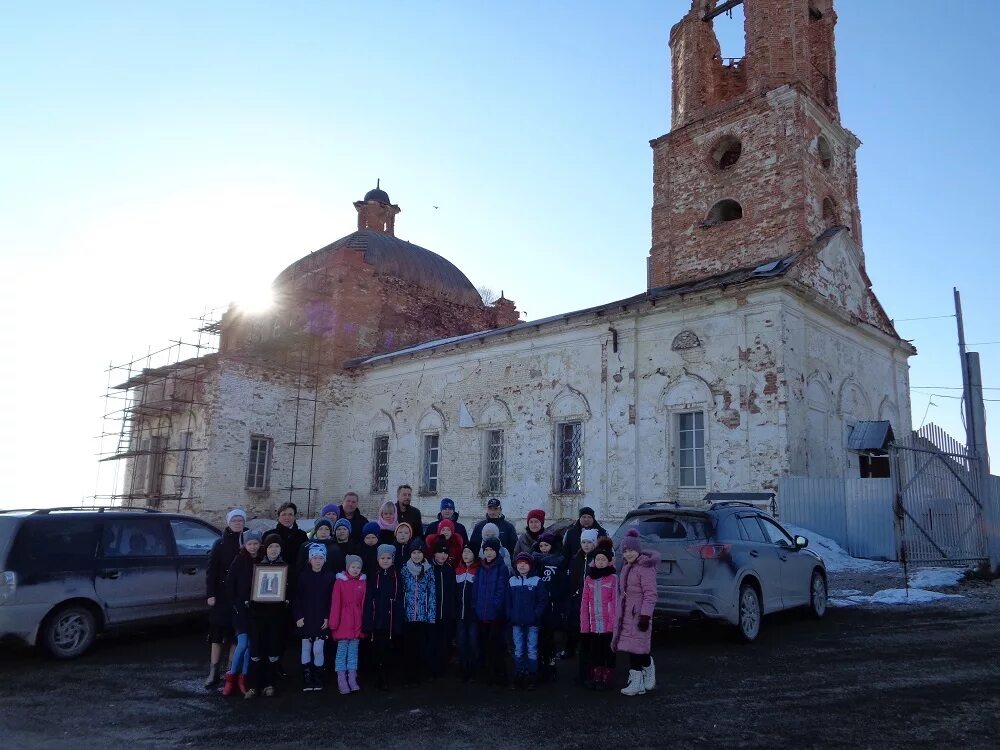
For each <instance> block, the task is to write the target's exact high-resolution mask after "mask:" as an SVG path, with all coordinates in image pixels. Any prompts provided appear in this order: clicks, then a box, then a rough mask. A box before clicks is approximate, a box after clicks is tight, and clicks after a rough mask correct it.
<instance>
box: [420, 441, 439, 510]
mask: <svg viewBox="0 0 1000 750" xmlns="http://www.w3.org/2000/svg"><path fill="white" fill-rule="evenodd" d="M439 439H440V437H439V435H438V434H437V433H436V432H432V433H428V434H427V435H424V458H423V471H422V472H421V480H422V481H421V487H420V491H421V492H424V493H426V494H431V495H433V494H436V493H437V491H438V468H439V464H440V459H441V449H440V446H439Z"/></svg>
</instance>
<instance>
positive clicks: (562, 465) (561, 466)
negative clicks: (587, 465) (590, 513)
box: [554, 419, 584, 495]
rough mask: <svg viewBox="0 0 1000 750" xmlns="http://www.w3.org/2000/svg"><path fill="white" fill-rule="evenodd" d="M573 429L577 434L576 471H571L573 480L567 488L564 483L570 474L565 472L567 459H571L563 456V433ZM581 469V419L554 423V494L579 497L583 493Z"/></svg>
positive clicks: (564, 441)
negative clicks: (573, 475) (573, 476)
mask: <svg viewBox="0 0 1000 750" xmlns="http://www.w3.org/2000/svg"><path fill="white" fill-rule="evenodd" d="M570 427H572V428H575V430H576V431H577V432H578V435H577V438H576V469H575V471H572V474H575V479H574V480H573V482H572V486H570V487H567V486H566V482H565V481H564V480H565V479H566V477H568V476H570V474H571V472H569V471H567V470H566V462H567V459H569V460H570V461H571V460H572V457H571V456H569V457H567V456H565V455H564V454H563V447H564V446H565V445H566V440H565V436H564V432H565V430H566V429H567V428H570ZM583 469H584V450H583V420H582V419H567V420H564V421H560V422H557V423H556V429H555V490H554V491H555V494H557V495H579V494H582V493H583V489H584V487H583Z"/></svg>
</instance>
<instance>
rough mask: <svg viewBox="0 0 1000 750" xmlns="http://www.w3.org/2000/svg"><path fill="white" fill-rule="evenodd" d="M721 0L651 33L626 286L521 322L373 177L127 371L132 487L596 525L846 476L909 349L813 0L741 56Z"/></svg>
mask: <svg viewBox="0 0 1000 750" xmlns="http://www.w3.org/2000/svg"><path fill="white" fill-rule="evenodd" d="M724 5H725V6H732V5H733V3H731V2H730V3H721V2H716V0H694V2H693V3H692V7H691V9H690V11H689V12H688V14H687V15H686V16H684V18H682V19H681V20H680V21H679V22H678V23H677V24H676V25H675V26H674V28H673V29H672V30H671V32H670V50H671V56H672V87H673V88H672V118H671V129H670V132H668V133H667V134H665V135H663V136H661V137H659V138H656V139H654V140H653V141H651V146H652V156H653V201H652V238H651V247H650V249H649V251H648V255H647V253H646V252H645V249H640V248H634V249H633V256H632V257H633V262H635V263H642V262H644V261H645V262H646V264H647V265H646V267H647V278H648V283H647V288H646V289H645V290H642V291H640V292H639V293H638V294H636V295H635V296H633V297H630V298H628V299H622V300H613V301H609V302H607V303H606V304H602V305H599V306H597V307H592V308H588V309H585V310H572V311H567V312H566V313H565V314H562V315H557V316H554V317H550V318H546V319H542V320H532V321H523V320H521V316H520V314H519V313H518V311H517V309H516V307H515V304H514V302H512V301H510V300H508V299H506V298H503V297H501V298H500V299H499V300H497V301H495V302H493V303H491V304H486V303H484V302H483V300H482V298H481V297H480V295H479V293H478V292H477V291H476V288H475V287H474V286H473V284H472V283H471V282H470V281H469V279H468V278H467V277H466V276H465V274H463V273H462V271H461V270H459V269H458V268H456V267H455V266H454V265H453V264H452V263H450V262H449V261H448V260H446V259H445V258H443V257H441V256H440V255H437V254H435V253H434V252H432V251H430V250H427V249H425V248H423V247H420V246H419V245H416V244H413V243H411V242H408V241H404V240H402V239H400V238H399V237H397V233H398V232H399V229H400V225H401V221H399V218H400V217H399V214H400V211H401V209H400V206H398V205H396V204H394V203H393V202H392V200H390V198H389V195H388V194H387V192H386V191H385V190H383V189H381V188H380V187H379V188H376V189H374V190H371V191H369V192H368V193H367V194H366V195H365V196H364V198H363V199H361V200H359V201H357V202H356V203H355V204H354V205H355V208H356V209H357V213H358V224H357V230H356V231H354V232H353V233H351V234H348V235H347V236H345V237H342V238H341V239H339V240H336V241H335V242H333V243H331V244H329V245H327V246H326V247H324V248H322V249H320V250H317V251H316V252H313V253H312V254H310V255H308V256H306V257H304V258H302V259H300V260H299V261H297V262H295V263H293V264H292V265H291V266H289V267H288V268H286V269H285V270H284V271H283V272H282V273H281V274H279V276H278V277H277V278H276V279H275V281H274V285H273V287H274V290H275V296H276V303H275V305H274V306H273V308H271V309H270V310H268V311H267V312H263V313H257V314H250V313H245V312H242V311H240V310H239V309H238V308H235V307H234V308H231V309H230V310H229V311H228V312H227V313H226V315H225V316H224V317H223V319H222V321H221V329H220V333H221V337H220V346H219V350H218V352H214V353H212V354H208V355H205V356H203V357H199V358H198V359H195V360H187V361H184V362H180V363H177V364H176V365H174V366H172V367H169V368H161V369H159V370H155V371H147V372H144V373H142V374H141V375H137V376H136V377H133V378H131V379H130V380H129V381H128V382H127V383H124V384H123V385H122V388H123V389H126V390H128V391H129V392H130V393H131V394H132V399H133V403H134V404H135V408H134V409H132V411H131V415H130V417H129V419H130V420H131V424H130V435H131V438H130V439H131V441H132V442H131V445H130V450H131V452H132V454H133V455H132V456H131V457H130V458H129V460H128V468H127V470H126V472H125V475H126V476H125V487H124V490H123V491H124V495H125V496H126V497H128V498H129V503H130V504H139V505H143V504H148V505H151V506H158V505H160V504H162V503H163V502H164V498H174V499H176V500H177V507H178V508H179V509H180V510H182V511H185V512H191V513H196V514H199V515H203V516H204V517H206V518H209V519H212V520H219V519H220V518H221V517H222V516H223V515H224V514H225V511H226V510H227V509H228V508H230V507H232V506H234V505H240V506H244V507H246V508H247V509H248V511H250V512H251V515H256V516H266V517H273V515H274V510H275V508H276V507H277V506H278V505H279V504H280V503H281V502H284V501H286V500H289V499H291V500H293V501H294V502H296V504H297V505H298V506H299V509H300V512H302V513H309V514H311V515H315V514H317V513H318V509H319V508H320V507H321V506H322V505H323V504H324V503H326V502H329V501H331V500H339V498H340V497H341V496H342V495H343V494H344V492H346V491H348V490H353V491H356V492H358V493H359V495H360V497H361V507H362V510H363V512H365V513H366V514H367V515H369V516H371V515H373V514H374V512H375V508H376V507H377V506H378V504H379V503H380V501H381V500H382V499H383V498H384V497H391V498H393V499H394V498H395V488H396V486H397V485H399V484H403V483H408V484H411V485H413V489H414V503H415V504H416V505H417V506H418V507H420V508H421V509H422V510H423V512H424V514H425V518H426V517H430V518H433V517H434V515H435V514H436V513H437V510H438V507H439V503H440V500H441V498H442V497H451V498H453V499H455V501H456V503H457V505H458V508H459V510H460V511H461V512H462V514H463V516H470V517H474V518H478V517H481V516H482V515H483V509H484V508H485V505H486V502H487V500H488V499H489V498H491V497H497V498H499V499H500V500H501V501H502V503H503V507H504V511H505V513H506V515H507V517H508V518H509V519H523V518H524V517H525V515H526V513H527V511H528V510H529V509H531V508H535V507H540V508H544V509H545V512H546V514H547V516H548V517H550V518H576V515H577V512H578V509H579V508H580V507H582V506H590V507H593V508H595V509H596V511H597V514H598V518H600V519H602V520H603V519H608V520H610V521H612V522H614V521H615V520H617V519H621V518H622V517H623V516H624V515H625V513H626V512H628V511H629V510H630V509H631V508H633V507H635V506H636V505H637V504H638V503H640V502H643V501H649V500H676V501H679V502H681V503H699V502H701V500H702V498H703V497H704V496H705V494H706V493H707V492H711V491H731V490H741V491H769V490H770V491H774V490H776V489H777V487H778V482H779V479H780V478H781V477H784V476H812V477H845V476H854V477H856V476H859V472H861V473H863V472H864V470H865V466H864V458H865V457H864V456H859V454H858V453H855V452H853V451H851V450H850V449H849V447H848V446H849V443H848V437H849V435H850V432H851V430H852V428H853V426H854V425H855V424H856V423H858V422H863V421H872V420H884V421H888V422H890V423H891V425H892V428H893V430H894V431H895V432H896V433H897V434H905V433H908V432H909V431H910V402H909V382H908V365H907V359H908V357H910V356H912V355H913V354H915V350H914V349H913V347H912V346H911V345H910V344H909V343H907V342H906V341H904V340H902V339H901V338H900V337H899V334H898V333H897V332H896V329H895V328H894V326H893V323H892V321H891V320H890V318H889V317H888V316H887V314H886V313H885V311H884V310H883V309H882V306H881V305H880V304H879V301H878V300H877V299H876V297H875V294H874V292H873V291H872V288H871V281H870V280H869V278H868V275H867V273H866V271H865V252H864V249H863V246H862V234H861V216H860V212H859V209H858V186H857V169H856V161H855V153H856V151H857V149H858V147H859V145H860V141H859V140H858V139H857V137H856V136H855V135H854V134H852V133H851V132H850V131H849V130H847V129H846V128H845V127H844V126H843V125H842V124H841V122H840V114H839V110H838V94H837V78H836V66H835V49H834V26H835V24H836V19H837V16H836V13H835V12H834V9H833V7H832V0H745V2H744V13H745V32H746V55H745V57H744V58H742V59H738V60H723V58H722V57H721V54H720V48H719V43H718V41H717V39H716V36H715V33H714V31H713V25H712V19H713V18H714V17H715V16H717V15H718V14H719V13H720V12H722V11H723V10H724V8H723V6H724ZM396 197H397V198H398V197H399V196H396ZM567 251H568V249H567ZM626 251H627V249H626ZM876 251H877V249H876ZM624 257H626V258H627V257H628V256H627V254H626V255H625V256H624ZM595 272H597V269H595ZM513 296H514V297H515V298H516V294H514V295H513ZM181 462H183V464H184V465H183V466H181ZM178 476H180V477H181V480H180V482H177V481H169V478H170V477H174V478H176V477H178ZM165 477H166V478H165ZM185 477H187V479H185Z"/></svg>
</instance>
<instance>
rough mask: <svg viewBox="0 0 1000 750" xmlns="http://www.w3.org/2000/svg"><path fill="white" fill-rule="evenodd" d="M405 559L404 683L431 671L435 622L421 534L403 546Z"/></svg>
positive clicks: (433, 591) (433, 592) (433, 588)
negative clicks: (405, 550)
mask: <svg viewBox="0 0 1000 750" xmlns="http://www.w3.org/2000/svg"><path fill="white" fill-rule="evenodd" d="M406 549H407V551H408V552H409V559H408V560H407V561H406V562H405V563H404V564H403V569H402V571H401V572H402V577H403V610H404V616H405V618H406V623H405V625H404V626H403V628H404V630H403V642H404V644H405V646H404V648H405V659H404V661H405V662H406V675H405V682H406V683H407V684H410V685H412V684H414V683H418V682H422V681H423V679H424V677H425V676H428V675H430V674H431V672H432V669H431V656H432V654H431V637H432V626H433V625H434V623H435V622H436V621H437V617H436V615H437V612H436V606H435V604H436V602H437V594H436V586H435V585H434V584H435V581H434V572H433V570H432V568H431V565H430V563H429V562H427V560H426V559H425V556H426V549H427V548H426V545H425V544H424V540H423V538H422V537H419V536H418V537H415V538H414V539H411V540H410V541H409V543H408V544H407V545H406Z"/></svg>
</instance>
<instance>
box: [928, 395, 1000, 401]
mask: <svg viewBox="0 0 1000 750" xmlns="http://www.w3.org/2000/svg"><path fill="white" fill-rule="evenodd" d="M920 395H921V396H933V397H935V398H953V399H957V400H959V401H961V400H963V399H964V398H965V396H949V395H948V394H947V393H921V394H920ZM983 401H996V402H997V403H1000V398H984V399H983Z"/></svg>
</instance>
